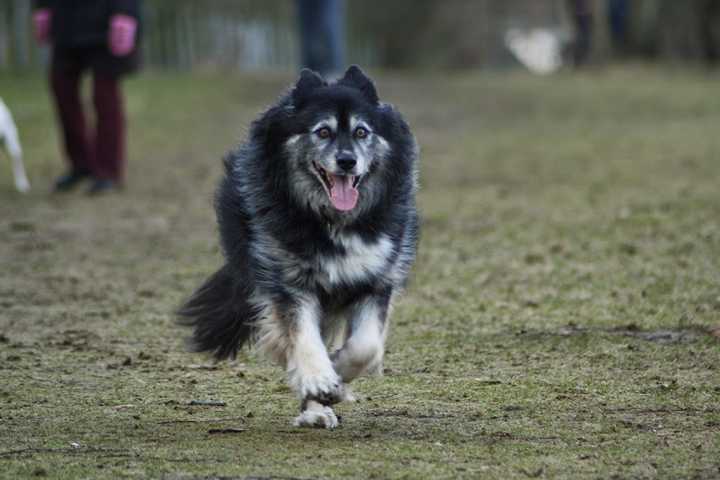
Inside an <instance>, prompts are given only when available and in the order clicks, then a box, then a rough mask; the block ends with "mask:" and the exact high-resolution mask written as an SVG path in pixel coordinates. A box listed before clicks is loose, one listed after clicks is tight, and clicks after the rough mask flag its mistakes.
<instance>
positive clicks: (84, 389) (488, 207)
mask: <svg viewBox="0 0 720 480" xmlns="http://www.w3.org/2000/svg"><path fill="white" fill-rule="evenodd" d="M289 81H291V78H290V77H289V76H282V75H270V76H267V75H265V76H260V75H258V76H232V75H219V74H217V75H210V74H202V75H200V74H197V75H193V76H190V75H161V74H146V75H144V76H142V77H139V78H136V79H133V80H131V81H130V82H128V84H127V85H126V86H127V95H128V110H129V116H130V118H131V132H130V147H129V149H130V165H129V173H128V187H127V189H126V191H125V192H124V193H123V194H120V195H110V196H106V197H102V198H98V199H92V200H90V199H88V198H87V197H85V196H84V195H83V194H82V193H80V192H78V193H77V194H71V195H67V196H52V195H50V194H49V185H50V184H51V182H52V179H53V178H54V176H56V175H58V174H59V173H60V172H61V171H62V169H63V167H62V162H61V157H60V155H59V153H58V151H59V150H58V148H57V145H58V139H57V133H56V130H55V126H54V124H53V117H52V110H51V108H50V103H49V98H48V96H47V92H46V88H45V84H44V81H43V79H42V78H40V77H39V76H29V77H12V76H7V75H6V76H3V77H2V78H0V95H1V96H2V97H3V98H4V99H5V101H6V103H8V104H9V105H10V106H11V108H12V109H13V111H14V114H15V117H16V120H17V122H18V124H19V127H20V129H21V133H22V138H23V141H24V146H25V149H26V156H27V160H26V161H27V165H28V170H29V175H30V179H31V182H32V183H33V187H34V189H33V191H32V192H31V193H30V194H29V195H27V196H20V195H18V194H16V193H15V192H14V190H13V188H12V181H11V175H10V168H9V161H6V159H5V157H4V156H3V157H2V162H0V266H1V268H0V406H1V408H0V478H8V479H11V478H12V479H15V478H26V477H34V478H38V477H46V478H108V479H115V478H146V477H149V478H165V479H185V480H189V479H194V478H208V477H212V476H222V477H229V478H244V477H259V478H286V479H287V478H303V479H308V478H413V479H415V478H480V477H482V478H497V479H509V478H520V479H522V478H603V479H604V478H673V479H674V478H702V479H704V478H720V338H718V337H719V336H720V330H718V329H717V328H718V327H720V183H719V181H720V94H719V92H720V89H719V88H718V85H719V84H720V77H718V76H717V75H708V74H705V73H701V72H680V71H671V70H654V69H646V68H641V67H629V68H623V69H619V68H618V69H609V70H603V71H594V72H590V73H584V74H570V73H566V74H562V75H559V76H556V77H552V78H547V79H543V78H534V77H530V76H527V75H524V74H519V73H517V74H456V75H450V76H434V75H426V76H417V75H399V74H386V75H380V76H378V85H379V90H380V93H381V96H382V97H383V98H384V99H386V100H388V101H391V102H392V103H395V104H396V105H398V106H399V107H400V109H401V110H402V111H403V112H405V114H406V117H407V118H408V120H409V122H410V123H411V125H412V126H413V128H414V130H415V133H416V135H417V137H418V140H419V143H420V144H421V147H422V167H421V171H422V186H423V188H422V192H421V194H420V198H419V203H420V206H421V209H422V217H423V226H424V228H423V237H422V242H421V249H420V254H419V258H418V261H417V265H416V268H415V270H414V275H413V280H412V283H411V286H410V288H409V290H408V292H407V294H406V295H405V297H404V298H403V299H402V300H401V301H400V302H399V304H398V305H397V308H396V310H395V314H394V317H393V328H392V333H391V336H390V338H389V341H388V354H387V356H386V363H385V375H384V376H382V377H374V378H367V379H363V380H361V381H359V382H357V385H356V391H358V392H359V393H361V394H362V395H363V398H362V399H361V401H359V402H357V403H354V404H343V405H340V406H339V407H338V409H337V411H338V413H339V414H340V415H342V419H343V424H342V427H341V428H339V429H337V430H335V431H322V430H298V429H295V428H293V427H291V426H290V421H291V419H292V417H293V416H294V415H295V413H296V408H297V405H296V401H295V400H294V399H293V398H292V395H291V394H290V392H289V390H288V388H287V387H286V385H285V383H284V375H283V372H282V371H281V370H280V369H278V368H275V367H273V366H272V365H270V364H269V363H267V362H265V361H264V360H262V359H260V358H256V357H255V356H254V355H253V354H252V353H245V354H243V355H242V356H241V357H240V358H239V359H238V361H237V362H235V363H232V364H228V363H222V364H213V363H211V362H210V361H209V360H208V359H207V358H204V357H202V356H199V355H191V354H188V353H186V352H184V350H183V344H182V338H183V336H184V335H185V333H186V332H184V331H182V330H180V329H179V328H178V327H176V326H175V325H174V324H173V315H172V311H173V309H175V308H176V307H177V306H178V304H179V302H180V301H181V300H182V299H183V297H184V296H186V295H187V294H188V293H189V292H190V291H191V290H192V289H193V288H194V287H195V286H197V285H198V283H199V282H200V281H201V280H202V279H203V278H204V277H205V276H206V275H207V274H208V273H210V272H211V271H213V270H214V268H215V267H217V266H218V264H219V263H220V261H221V259H220V253H219V250H218V246H217V239H216V232H215V223H214V214H213V211H212V193H213V189H214V185H215V183H216V181H217V179H218V177H219V174H220V170H221V169H220V158H221V157H222V155H223V153H224V152H225V151H226V150H227V149H228V148H229V147H231V146H232V145H233V144H235V143H237V142H238V141H240V140H241V139H242V137H243V135H244V132H246V130H247V125H248V123H249V122H250V120H251V119H252V118H253V117H254V116H255V115H256V114H257V112H259V111H260V109H262V108H263V106H265V105H267V104H268V103H270V102H272V101H273V100H274V99H275V97H276V95H277V94H278V93H279V92H280V90H281V89H282V88H283V87H284V86H285V85H286V84H287V83H288V82H289ZM210 400H213V401H219V402H223V404H222V405H210V404H207V401H210ZM193 401H195V403H199V405H194V404H192V402H193Z"/></svg>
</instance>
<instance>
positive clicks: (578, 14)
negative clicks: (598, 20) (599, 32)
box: [567, 0, 593, 67]
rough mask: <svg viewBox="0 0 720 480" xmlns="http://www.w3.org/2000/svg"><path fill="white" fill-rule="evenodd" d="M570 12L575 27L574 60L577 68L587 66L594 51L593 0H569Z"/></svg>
mask: <svg viewBox="0 0 720 480" xmlns="http://www.w3.org/2000/svg"><path fill="white" fill-rule="evenodd" d="M567 6H568V10H569V12H570V16H571V17H572V21H573V24H574V26H575V39H574V41H573V45H572V58H573V63H574V65H575V66H576V67H581V66H583V65H585V64H586V63H587V61H588V59H589V57H590V52H591V51H592V34H593V8H592V7H593V6H592V1H591V0H567Z"/></svg>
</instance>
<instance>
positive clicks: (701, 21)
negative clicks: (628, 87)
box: [0, 0, 720, 71]
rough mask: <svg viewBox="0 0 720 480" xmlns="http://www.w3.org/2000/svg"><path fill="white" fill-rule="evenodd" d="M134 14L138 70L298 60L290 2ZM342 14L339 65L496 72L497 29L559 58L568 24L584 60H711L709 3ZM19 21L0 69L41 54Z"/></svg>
mask: <svg viewBox="0 0 720 480" xmlns="http://www.w3.org/2000/svg"><path fill="white" fill-rule="evenodd" d="M144 10H145V12H144V22H145V30H146V36H145V41H144V43H143V49H144V58H145V64H146V65H147V66H150V67H153V68H168V69H192V68H232V69H240V70H267V69H284V70H287V69H293V68H295V67H296V66H297V65H298V63H299V55H300V53H299V49H298V47H297V41H296V35H297V29H298V28H297V27H298V22H297V19H296V13H297V12H296V5H295V2H292V1H289V0H288V1H263V0H202V1H201V0H148V1H146V2H145V5H144ZM345 13H346V15H345V18H346V20H347V24H346V37H347V60H348V62H349V63H359V64H362V65H364V66H367V67H383V68H451V69H462V68H508V67H512V66H513V65H517V63H518V62H517V58H516V57H515V56H514V55H513V54H511V52H510V50H509V49H508V47H507V34H508V32H511V31H514V30H519V31H520V32H523V33H526V34H527V33H529V32H532V31H534V30H538V29H539V30H541V31H543V32H545V33H547V34H549V35H550V36H551V37H552V38H553V39H556V40H557V41H558V43H559V45H560V46H561V47H562V48H563V58H564V59H565V60H566V61H567V60H571V59H572V58H573V57H572V51H571V49H572V45H573V42H574V41H575V40H576V39H577V37H578V25H579V24H580V25H582V26H583V29H587V31H588V32H589V33H588V36H589V37H591V41H590V45H589V46H588V48H589V52H588V55H587V60H588V61H592V62H604V61H609V60H612V59H618V58H620V59H624V60H628V59H637V60H643V61H667V62H687V61H706V62H708V63H715V62H717V61H718V52H719V51H720V33H719V30H720V2H717V1H715V0H685V1H682V2H679V1H676V0H585V1H567V0H504V1H494V0H443V1H440V0H395V1H390V2H388V1H386V0H365V1H354V0H349V1H347V3H346V12H345ZM578 15H586V16H587V18H586V19H582V21H580V22H578ZM30 16H31V1H30V0H1V1H0V70H2V71H14V70H18V69H29V68H34V67H37V66H39V65H41V64H43V63H44V62H45V61H46V54H45V52H44V51H43V50H41V49H39V48H38V47H37V46H36V44H35V42H33V39H32V29H31V22H30ZM587 23H589V24H587ZM580 36H582V34H581V35H580ZM538 38H540V39H544V37H538ZM541 41H542V40H541ZM551 43H552V41H551ZM585 60H586V59H585V58H583V59H581V60H580V61H581V62H584V61H585Z"/></svg>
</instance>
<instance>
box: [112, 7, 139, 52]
mask: <svg viewBox="0 0 720 480" xmlns="http://www.w3.org/2000/svg"><path fill="white" fill-rule="evenodd" d="M136 32H137V20H135V19H134V18H133V17H131V16H128V15H122V14H117V15H113V16H112V17H110V38H109V40H108V43H109V46H110V52H112V54H113V55H115V56H116V57H124V56H125V55H128V54H129V53H130V52H132V51H133V49H135V33H136Z"/></svg>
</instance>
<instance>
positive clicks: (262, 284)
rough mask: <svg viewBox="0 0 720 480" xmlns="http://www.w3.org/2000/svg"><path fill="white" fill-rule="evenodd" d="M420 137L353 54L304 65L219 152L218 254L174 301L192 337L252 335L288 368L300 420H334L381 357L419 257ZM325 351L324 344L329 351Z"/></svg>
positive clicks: (218, 346) (224, 340)
mask: <svg viewBox="0 0 720 480" xmlns="http://www.w3.org/2000/svg"><path fill="white" fill-rule="evenodd" d="M417 152H418V149H417V144H416V143H415V139H414V137H413V135H412V134H411V132H410V129H409V128H408V126H407V124H406V123H405V121H404V120H403V119H402V117H401V116H400V114H399V113H398V112H397V110H395V108H393V107H392V106H391V105H389V104H386V103H382V102H380V101H379V99H378V95H377V92H376V90H375V86H374V85H373V82H372V81H371V80H370V79H369V78H368V77H367V76H366V75H365V74H364V73H363V72H362V71H361V70H360V69H359V68H358V67H356V66H352V67H350V68H349V69H348V70H347V72H345V75H344V76H343V77H342V78H341V79H340V80H338V81H336V82H333V83H328V82H326V81H325V80H324V79H323V78H322V77H320V76H319V75H318V74H316V73H314V72H311V71H309V70H303V71H302V72H301V75H300V79H299V80H298V81H297V83H296V84H295V86H294V88H292V89H291V90H290V91H289V93H288V94H287V95H285V96H283V97H282V98H281V99H280V100H279V102H278V103H277V104H276V105H275V106H273V107H271V108H270V109H269V110H267V111H266V112H265V113H263V114H262V115H261V116H260V118H259V119H257V120H256V121H255V122H254V123H253V124H252V127H251V129H250V135H249V139H248V140H247V141H246V142H245V143H244V144H243V145H241V146H240V147H238V148H237V149H236V150H234V151H232V152H231V153H230V154H228V156H227V157H226V159H225V177H224V179H223V180H222V182H221V184H220V187H219V190H218V193H217V198H216V210H217V217H218V223H219V225H220V237H221V243H222V247H223V250H224V253H225V265H224V266H223V267H222V268H221V269H220V270H218V271H217V272H216V273H215V274H213V275H212V276H211V277H210V278H209V279H208V280H207V281H206V282H205V283H204V284H203V285H202V286H201V287H200V288H199V289H198V290H197V291H196V292H195V293H194V294H193V295H192V297H191V298H190V299H189V300H188V301H187V302H186V303H185V305H184V306H183V307H182V308H181V310H180V315H181V323H183V324H185V325H190V326H193V327H194V334H193V337H192V347H193V349H194V350H196V351H208V352H212V353H213V354H214V355H215V357H217V358H219V359H222V358H227V357H234V356H235V354H236V353H237V350H238V348H239V347H241V346H242V345H243V344H245V343H253V344H254V345H255V346H256V347H257V348H258V349H259V350H260V351H261V352H263V353H265V354H267V355H268V356H270V357H271V358H272V359H274V360H275V361H277V362H278V363H280V364H281V365H283V366H284V367H285V368H286V369H287V375H288V381H289V383H290V386H291V388H292V389H293V390H294V391H295V392H296V393H297V395H298V396H299V397H300V399H301V414H300V416H298V417H297V418H296V419H295V422H294V423H295V425H297V426H317V427H325V428H335V427H336V426H337V424H338V421H337V417H336V416H335V413H334V412H333V410H332V408H331V405H333V404H334V403H337V402H340V401H342V400H346V399H350V398H351V393H350V391H349V388H348V387H347V385H346V384H347V383H348V382H350V381H351V380H353V379H354V378H356V377H357V376H358V375H360V374H363V373H367V372H375V371H379V370H382V357H383V351H384V343H385V338H386V335H387V329H388V315H389V312H390V308H391V304H392V301H393V298H394V297H395V296H396V295H397V293H398V292H399V291H400V290H401V289H402V288H403V286H404V285H405V283H406V279H407V277H408V273H409V270H410V267H411V265H412V263H413V261H414V259H415V252H416V248H417V241H418V215H417V211H416V208H415V192H416V190H417ZM328 350H330V351H332V353H329V351H328Z"/></svg>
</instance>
